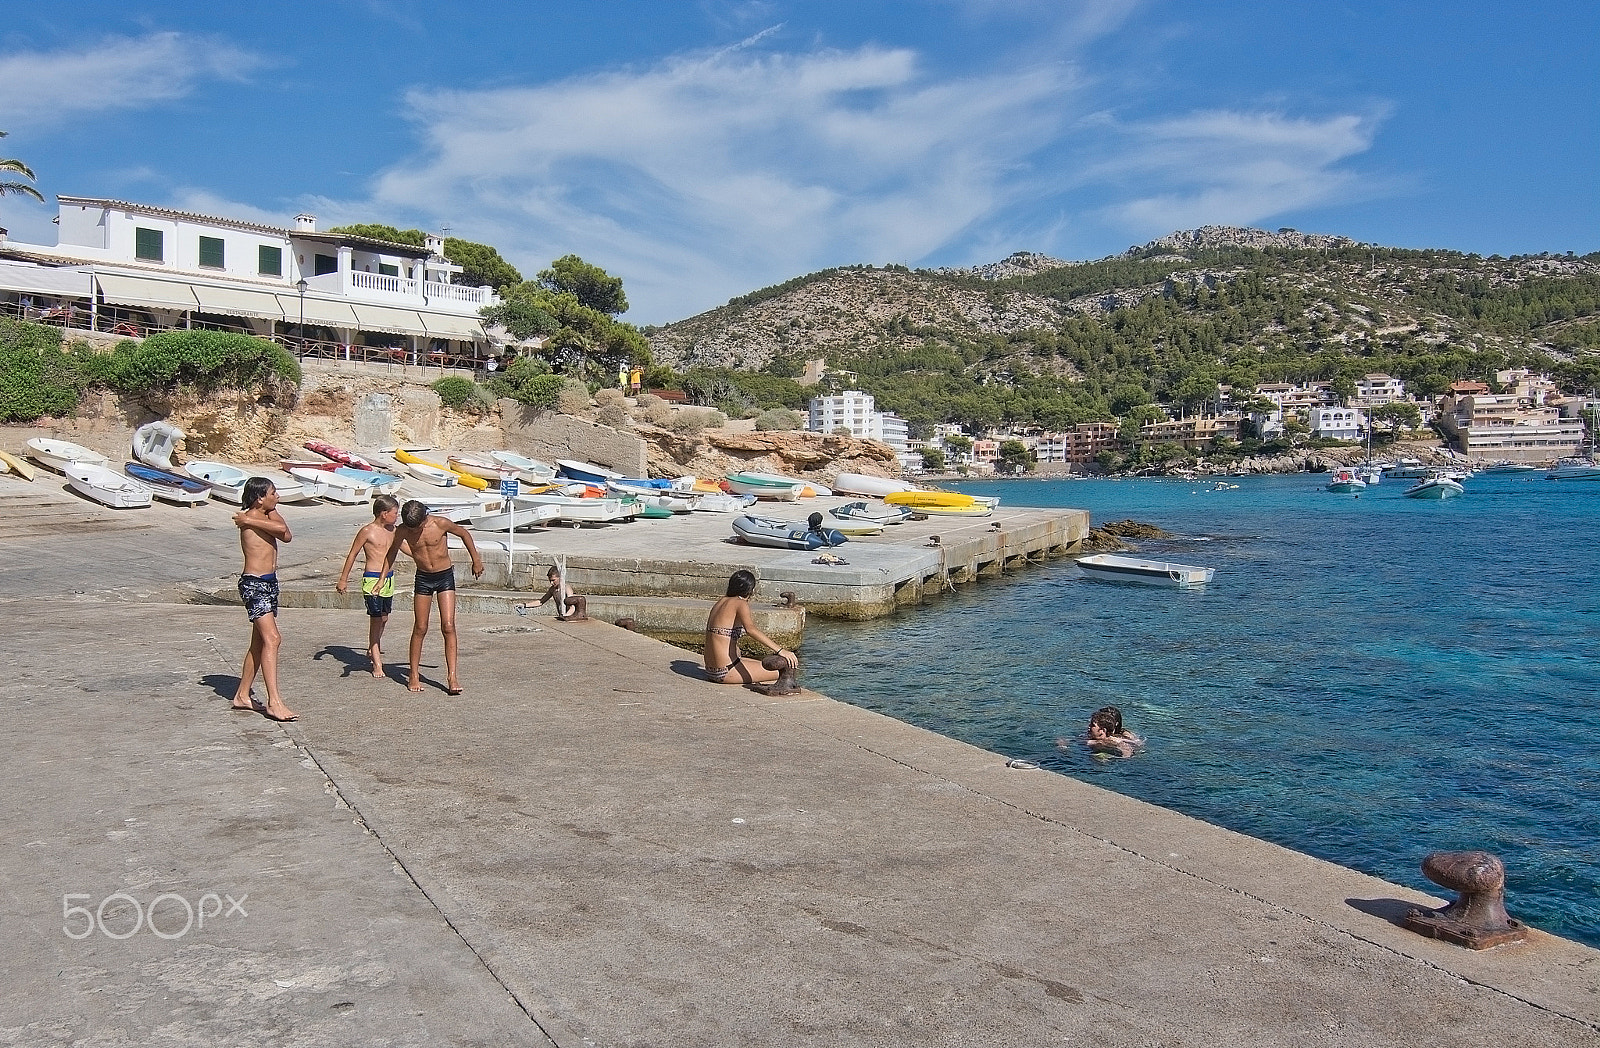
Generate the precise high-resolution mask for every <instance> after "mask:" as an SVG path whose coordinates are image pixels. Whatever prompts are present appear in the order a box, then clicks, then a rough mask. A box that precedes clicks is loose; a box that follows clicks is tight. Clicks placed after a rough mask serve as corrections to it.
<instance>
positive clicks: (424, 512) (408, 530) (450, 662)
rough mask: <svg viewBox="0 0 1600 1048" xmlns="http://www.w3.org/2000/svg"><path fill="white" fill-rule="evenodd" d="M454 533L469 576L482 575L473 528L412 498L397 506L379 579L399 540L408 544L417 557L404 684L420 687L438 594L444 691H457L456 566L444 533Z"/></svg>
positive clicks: (386, 573)
mask: <svg viewBox="0 0 1600 1048" xmlns="http://www.w3.org/2000/svg"><path fill="white" fill-rule="evenodd" d="M449 535H454V536H456V537H457V538H459V539H460V540H461V542H462V544H463V545H465V546H466V547H467V553H468V554H470V555H471V557H472V577H473V578H478V577H480V576H482V575H483V558H482V557H480V556H478V547H477V546H475V545H474V544H473V542H472V533H471V532H469V531H467V529H466V528H463V527H462V526H461V525H460V524H457V523H456V522H455V521H453V520H450V519H448V518H446V517H439V516H434V515H433V514H430V513H429V512H428V507H427V506H424V505H423V504H422V503H420V502H418V501H417V500H416V499H412V500H411V501H409V502H407V503H406V504H405V505H404V506H402V507H400V526H399V527H397V528H395V529H394V536H393V537H392V538H391V539H390V540H389V553H388V555H387V556H385V557H384V560H383V573H382V580H383V581H387V580H388V579H389V578H390V576H392V575H393V574H394V561H395V557H397V556H399V554H400V547H401V546H402V545H409V546H410V547H411V559H412V560H414V561H416V562H417V581H416V585H415V587H414V589H413V593H414V596H413V598H412V599H413V603H412V607H413V611H414V613H415V616H416V621H415V622H414V623H413V624H412V627H411V680H410V682H409V683H407V685H406V687H408V688H410V689H411V690H412V691H421V690H422V669H421V663H422V640H423V638H424V637H426V636H427V635H428V614H429V612H430V610H431V608H432V602H433V598H434V597H436V596H437V597H438V598H439V632H440V633H442V634H444V666H445V673H446V674H447V678H448V682H447V685H446V687H445V693H446V694H448V695H460V694H461V680H460V678H459V677H457V676H456V569H455V567H454V565H452V564H451V563H450V547H449V545H448V544H447V538H446V537H447V536H449Z"/></svg>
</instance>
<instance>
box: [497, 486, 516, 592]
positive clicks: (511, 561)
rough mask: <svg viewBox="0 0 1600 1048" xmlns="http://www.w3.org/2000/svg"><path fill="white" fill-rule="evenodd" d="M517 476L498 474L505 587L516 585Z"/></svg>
mask: <svg viewBox="0 0 1600 1048" xmlns="http://www.w3.org/2000/svg"><path fill="white" fill-rule="evenodd" d="M516 498H517V478H516V476H515V475H514V474H512V473H510V472H504V473H501V474H500V502H501V504H502V505H504V506H505V512H506V587H507V588H508V589H510V588H513V587H514V586H515V585H516V578H517V574H516V570H517V551H516V544H517V503H516Z"/></svg>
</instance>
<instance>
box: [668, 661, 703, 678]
mask: <svg viewBox="0 0 1600 1048" xmlns="http://www.w3.org/2000/svg"><path fill="white" fill-rule="evenodd" d="M671 669H672V672H673V673H676V674H677V675H678V676H680V677H693V678H694V679H695V680H705V679H706V671H705V670H704V669H702V668H701V666H700V664H699V663H698V662H690V661H689V660H688V659H673V660H672V666H671Z"/></svg>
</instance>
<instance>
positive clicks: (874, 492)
mask: <svg viewBox="0 0 1600 1048" xmlns="http://www.w3.org/2000/svg"><path fill="white" fill-rule="evenodd" d="M833 490H834V491H836V492H838V493H839V494H841V495H869V496H871V497H872V498H878V499H881V498H883V497H884V496H885V495H893V494H894V493H895V492H897V491H921V490H922V489H921V488H919V487H917V486H916V485H915V484H907V483H906V482H905V481H903V480H895V479H894V478H893V477H874V476H871V475H869V474H866V473H841V474H839V475H838V476H837V477H834V478H833Z"/></svg>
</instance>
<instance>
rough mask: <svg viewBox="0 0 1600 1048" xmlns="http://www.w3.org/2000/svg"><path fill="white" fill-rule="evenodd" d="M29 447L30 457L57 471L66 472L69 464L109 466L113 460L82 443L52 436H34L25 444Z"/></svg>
mask: <svg viewBox="0 0 1600 1048" xmlns="http://www.w3.org/2000/svg"><path fill="white" fill-rule="evenodd" d="M24 446H25V447H26V448H27V449H28V457H29V458H31V459H33V460H34V461H35V462H37V463H39V464H40V465H41V466H47V467H49V468H50V469H53V470H55V471H56V472H57V473H63V474H64V473H66V471H67V467H68V466H73V465H83V466H100V467H102V468H104V467H106V466H109V465H110V464H111V460H110V459H108V458H106V457H105V456H104V455H102V454H100V452H98V451H91V450H89V449H88V448H86V447H84V446H82V445H81V444H73V443H72V442H70V441H66V440H54V439H52V438H50V437H33V438H31V439H29V440H28V442H27V443H26V444H25V445H24Z"/></svg>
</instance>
